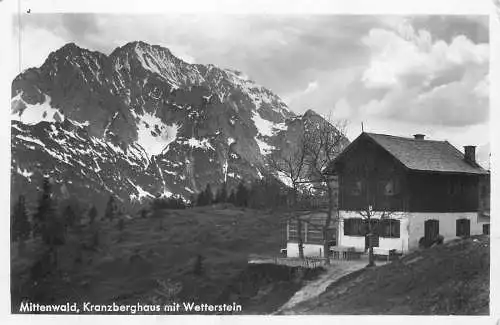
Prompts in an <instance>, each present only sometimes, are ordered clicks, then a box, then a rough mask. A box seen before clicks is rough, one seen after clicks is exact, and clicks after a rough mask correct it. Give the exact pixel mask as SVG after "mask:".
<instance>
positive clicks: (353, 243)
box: [338, 211, 487, 253]
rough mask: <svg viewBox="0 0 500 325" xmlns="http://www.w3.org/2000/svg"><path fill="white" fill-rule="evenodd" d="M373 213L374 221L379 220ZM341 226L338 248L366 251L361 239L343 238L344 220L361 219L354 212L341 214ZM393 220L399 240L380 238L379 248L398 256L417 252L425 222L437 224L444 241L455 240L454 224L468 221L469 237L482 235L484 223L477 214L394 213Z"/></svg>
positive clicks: (363, 240) (354, 237)
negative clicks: (460, 220)
mask: <svg viewBox="0 0 500 325" xmlns="http://www.w3.org/2000/svg"><path fill="white" fill-rule="evenodd" d="M378 217H379V216H377V213H375V216H374V218H378ZM340 218H341V221H340V225H339V234H338V238H339V240H338V245H339V246H347V247H355V248H356V250H360V251H363V250H364V249H365V237H364V236H345V235H344V222H343V220H345V219H346V218H360V215H359V214H358V213H357V212H355V211H340ZM390 218H392V219H397V220H399V221H400V223H401V224H400V227H401V228H400V238H384V237H380V241H379V247H381V248H387V249H396V250H397V251H398V252H401V253H407V252H408V251H411V250H414V249H417V248H418V241H419V240H420V238H422V237H423V236H424V223H425V221H426V220H429V219H434V220H438V221H439V233H440V234H441V235H442V236H443V237H444V238H445V240H452V239H455V238H458V237H457V236H456V220H458V219H464V218H465V219H469V220H470V232H471V235H480V234H482V233H483V224H485V223H487V222H484V221H481V220H479V219H478V213H477V212H445V213H440V212H393V213H392V214H391V216H390Z"/></svg>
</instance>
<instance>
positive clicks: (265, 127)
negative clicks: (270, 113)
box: [252, 111, 274, 136]
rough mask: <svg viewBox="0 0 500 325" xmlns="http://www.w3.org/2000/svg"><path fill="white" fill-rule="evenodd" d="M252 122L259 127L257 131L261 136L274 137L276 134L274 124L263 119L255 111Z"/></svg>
mask: <svg viewBox="0 0 500 325" xmlns="http://www.w3.org/2000/svg"><path fill="white" fill-rule="evenodd" d="M252 120H253V122H254V123H255V126H256V127H257V130H258V132H259V133H260V134H261V135H267V136H272V135H273V134H274V131H273V126H274V123H273V122H271V121H268V120H265V119H263V118H262V117H261V116H260V114H259V113H257V112H255V111H254V112H253V116H252Z"/></svg>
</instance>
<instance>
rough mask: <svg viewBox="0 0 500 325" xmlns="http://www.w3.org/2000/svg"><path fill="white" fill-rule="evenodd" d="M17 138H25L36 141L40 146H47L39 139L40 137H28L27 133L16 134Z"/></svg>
mask: <svg viewBox="0 0 500 325" xmlns="http://www.w3.org/2000/svg"><path fill="white" fill-rule="evenodd" d="M16 138H18V139H21V140H24V141H28V142H33V143H36V144H38V145H39V146H41V147H43V148H45V144H44V143H43V142H42V141H40V140H38V139H35V138H32V137H28V136H26V135H20V134H18V135H16Z"/></svg>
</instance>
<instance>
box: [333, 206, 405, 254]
mask: <svg viewBox="0 0 500 325" xmlns="http://www.w3.org/2000/svg"><path fill="white" fill-rule="evenodd" d="M339 213H340V220H341V221H340V226H339V234H338V236H339V246H349V247H354V248H355V249H356V250H357V251H364V250H365V237H360V236H345V235H344V222H343V220H344V219H348V218H360V217H361V216H360V215H359V213H358V212H355V211H339ZM373 218H374V219H380V213H378V212H375V213H374V216H373ZM390 218H391V219H396V220H399V222H400V227H401V228H400V232H399V233H400V236H399V238H385V237H380V238H379V247H381V248H387V249H396V250H397V251H398V252H401V253H406V252H408V250H409V247H408V224H409V223H408V213H406V212H393V213H391V216H390Z"/></svg>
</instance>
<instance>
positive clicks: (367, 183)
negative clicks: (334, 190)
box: [335, 138, 409, 211]
mask: <svg viewBox="0 0 500 325" xmlns="http://www.w3.org/2000/svg"><path fill="white" fill-rule="evenodd" d="M348 150H349V151H347V152H346V153H345V156H344V157H343V159H342V160H340V161H339V162H338V163H337V164H336V165H335V170H336V171H337V172H338V176H339V177H338V180H339V209H340V210H346V211H349V210H359V209H361V208H363V207H366V206H368V205H372V206H373V207H374V208H375V209H386V210H390V211H406V210H407V205H408V199H409V196H408V195H409V193H408V186H407V172H406V169H405V167H404V166H403V165H402V164H401V163H400V162H399V161H397V160H396V159H395V158H394V157H393V156H392V155H391V154H389V153H388V152H387V151H385V150H384V149H382V148H381V147H380V146H379V145H378V144H376V143H374V142H373V140H372V139H370V138H365V139H360V140H358V141H357V142H356V143H353V145H351V147H350V148H349V149H348ZM388 181H393V183H394V185H395V188H396V189H397V191H396V193H394V194H393V195H386V194H385V193H384V190H383V186H384V184H386V183H387V182H388ZM356 182H361V192H360V193H359V194H357V195H355V194H353V192H352V188H353V185H354V184H355V183H356Z"/></svg>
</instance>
